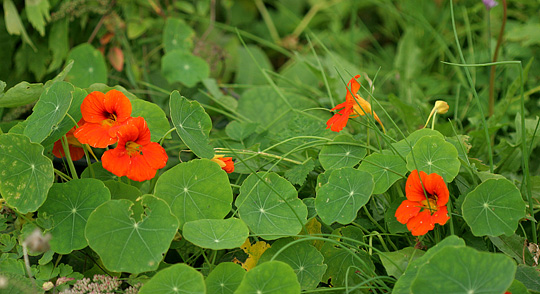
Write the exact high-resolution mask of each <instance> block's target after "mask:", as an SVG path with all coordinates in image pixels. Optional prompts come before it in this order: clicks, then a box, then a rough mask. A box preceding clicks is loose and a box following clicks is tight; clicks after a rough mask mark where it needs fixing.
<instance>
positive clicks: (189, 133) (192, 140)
mask: <svg viewBox="0 0 540 294" xmlns="http://www.w3.org/2000/svg"><path fill="white" fill-rule="evenodd" d="M170 111H171V120H172V122H173V124H174V127H175V128H176V132H177V133H178V136H180V138H181V139H182V141H183V142H184V143H185V144H186V145H187V146H188V147H189V148H190V149H191V151H193V153H195V155H197V156H199V157H201V158H208V159H212V158H213V157H214V148H213V147H212V145H210V139H209V134H210V130H211V129H212V120H211V119H210V116H209V115H208V114H207V113H206V112H205V111H204V108H203V107H202V106H201V105H200V104H199V102H197V101H189V100H187V99H186V98H185V97H182V96H180V93H178V91H173V92H172V93H171V100H170Z"/></svg>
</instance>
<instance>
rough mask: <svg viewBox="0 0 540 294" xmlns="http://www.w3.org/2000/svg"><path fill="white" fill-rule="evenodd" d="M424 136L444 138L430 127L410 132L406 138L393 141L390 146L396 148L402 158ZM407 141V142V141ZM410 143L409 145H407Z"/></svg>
mask: <svg viewBox="0 0 540 294" xmlns="http://www.w3.org/2000/svg"><path fill="white" fill-rule="evenodd" d="M426 136H436V137H438V138H441V139H444V136H443V135H442V134H441V133H439V132H437V131H435V130H432V129H420V130H416V131H414V132H412V133H411V134H410V135H409V136H408V137H407V140H405V139H403V140H401V141H398V142H397V143H393V144H392V147H393V148H395V149H396V151H397V152H398V153H399V154H401V156H403V158H406V157H407V155H409V153H410V152H411V148H412V147H413V146H414V144H416V142H418V140H420V139H421V138H422V137H426ZM407 142H408V143H407ZM409 144H410V147H409ZM386 152H392V151H386Z"/></svg>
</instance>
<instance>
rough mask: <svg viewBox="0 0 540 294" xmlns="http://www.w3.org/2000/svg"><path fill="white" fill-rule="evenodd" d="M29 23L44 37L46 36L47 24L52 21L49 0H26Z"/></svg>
mask: <svg viewBox="0 0 540 294" xmlns="http://www.w3.org/2000/svg"><path fill="white" fill-rule="evenodd" d="M24 2H25V9H26V15H27V16H28V21H29V22H30V23H31V24H32V26H33V27H34V28H35V29H36V30H37V31H38V32H39V34H40V35H41V36H42V37H43V36H44V35H45V22H46V21H49V20H50V19H51V15H50V13H49V8H50V5H49V1H48V0H25V1H24Z"/></svg>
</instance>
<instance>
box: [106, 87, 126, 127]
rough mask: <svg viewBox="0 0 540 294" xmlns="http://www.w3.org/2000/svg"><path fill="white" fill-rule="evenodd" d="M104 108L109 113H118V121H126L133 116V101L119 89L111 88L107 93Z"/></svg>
mask: <svg viewBox="0 0 540 294" xmlns="http://www.w3.org/2000/svg"><path fill="white" fill-rule="evenodd" d="M103 103H104V108H105V109H106V111H107V112H108V113H113V114H115V115H116V121H118V122H124V121H126V120H127V119H128V118H129V117H130V116H131V102H130V101H129V99H128V98H127V97H126V96H125V95H124V93H122V92H120V91H118V90H114V89H113V90H110V91H109V92H107V94H105V99H104V101H103Z"/></svg>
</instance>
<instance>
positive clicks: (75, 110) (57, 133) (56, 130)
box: [41, 88, 88, 146]
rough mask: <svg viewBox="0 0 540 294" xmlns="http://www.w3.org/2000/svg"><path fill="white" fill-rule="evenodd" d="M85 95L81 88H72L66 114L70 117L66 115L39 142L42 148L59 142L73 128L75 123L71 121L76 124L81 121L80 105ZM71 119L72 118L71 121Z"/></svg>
mask: <svg viewBox="0 0 540 294" xmlns="http://www.w3.org/2000/svg"><path fill="white" fill-rule="evenodd" d="M87 95H88V93H87V92H86V91H85V90H83V89H81V88H74V91H73V99H72V101H71V105H70V106H69V109H68V112H67V113H68V114H69V115H70V116H71V117H69V116H67V115H66V116H65V117H64V119H62V121H61V122H60V123H59V124H58V125H54V126H53V128H52V132H51V134H50V135H49V136H48V137H47V138H46V139H45V140H44V141H43V142H41V144H42V145H43V146H47V145H52V144H54V142H56V141H58V140H60V138H61V137H62V136H64V135H65V134H66V133H67V132H68V131H69V130H70V129H71V128H73V127H74V126H75V122H74V121H73V120H75V121H76V122H78V121H79V120H80V119H81V117H82V114H81V104H82V102H83V100H84V98H86V96H87ZM71 118H73V120H72V119H71Z"/></svg>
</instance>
